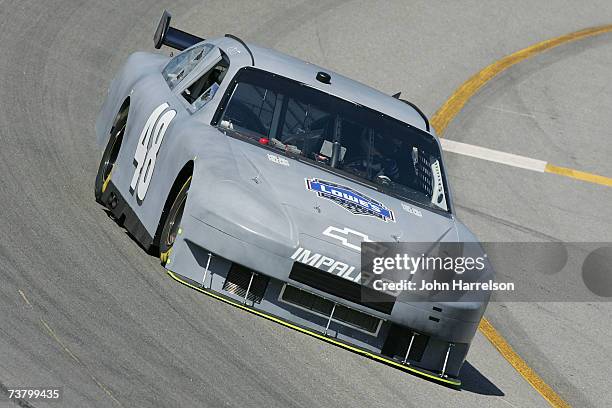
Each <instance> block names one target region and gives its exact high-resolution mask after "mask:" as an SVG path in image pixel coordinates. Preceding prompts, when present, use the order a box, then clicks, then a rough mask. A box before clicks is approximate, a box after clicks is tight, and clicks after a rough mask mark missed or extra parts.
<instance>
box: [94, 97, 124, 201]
mask: <svg viewBox="0 0 612 408" xmlns="http://www.w3.org/2000/svg"><path fill="white" fill-rule="evenodd" d="M126 124H127V107H126V108H125V109H122V110H121V111H120V112H119V113H118V114H117V117H116V118H115V123H114V124H113V127H112V128H111V131H110V137H109V138H108V143H107V144H106V148H105V149H104V153H103V154H102V159H101V160H100V165H99V166H98V173H97V174H96V182H95V186H94V194H95V196H96V201H97V202H98V203H100V204H102V205H104V203H103V202H102V194H103V193H104V191H106V187H107V186H108V183H109V182H110V179H111V175H112V174H113V167H114V166H115V161H116V160H117V156H119V150H120V149H121V142H122V141H123V134H124V132H125V126H126Z"/></svg>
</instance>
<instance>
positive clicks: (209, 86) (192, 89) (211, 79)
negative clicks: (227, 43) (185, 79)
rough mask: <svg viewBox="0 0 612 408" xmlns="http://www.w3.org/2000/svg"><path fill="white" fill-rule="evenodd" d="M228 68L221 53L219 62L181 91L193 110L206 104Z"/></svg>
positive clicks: (227, 63) (226, 61) (225, 58)
mask: <svg viewBox="0 0 612 408" xmlns="http://www.w3.org/2000/svg"><path fill="white" fill-rule="evenodd" d="M228 68H229V61H228V60H227V57H226V56H225V55H223V56H222V58H221V60H220V61H219V62H217V63H216V64H215V65H214V66H213V67H212V68H211V69H209V70H208V71H207V72H205V73H204V74H202V76H201V77H200V78H198V79H196V80H195V81H194V82H193V83H192V84H191V85H189V86H188V87H187V88H186V89H185V90H184V91H183V93H182V95H183V98H185V100H186V101H187V102H188V103H189V104H190V105H191V106H192V108H193V110H194V111H195V110H198V109H200V108H201V107H202V106H204V105H206V104H207V103H208V101H210V100H211V99H212V98H213V96H215V93H216V92H217V89H219V86H220V85H221V82H222V81H223V78H225V74H226V73H227V69H228Z"/></svg>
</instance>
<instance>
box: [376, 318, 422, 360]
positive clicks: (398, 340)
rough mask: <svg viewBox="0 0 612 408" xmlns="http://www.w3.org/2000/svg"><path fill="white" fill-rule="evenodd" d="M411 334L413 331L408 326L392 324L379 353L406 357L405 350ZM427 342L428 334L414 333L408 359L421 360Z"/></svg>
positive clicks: (398, 357)
mask: <svg viewBox="0 0 612 408" xmlns="http://www.w3.org/2000/svg"><path fill="white" fill-rule="evenodd" d="M413 334H415V333H414V332H413V331H412V330H410V329H409V328H408V327H404V326H400V325H397V324H392V325H391V329H390V330H389V334H388V335H387V340H385V344H384V345H383V348H382V350H381V353H382V354H384V355H386V356H389V357H392V358H396V359H400V360H403V359H404V358H405V357H406V352H407V351H408V346H409V345H410V339H411V338H412V336H413ZM428 342H429V337H428V336H425V335H424V334H417V335H415V336H414V341H413V342H412V347H411V348H410V353H409V354H408V359H409V360H412V361H421V359H422V358H423V353H424V352H425V348H426V347H427V343H428Z"/></svg>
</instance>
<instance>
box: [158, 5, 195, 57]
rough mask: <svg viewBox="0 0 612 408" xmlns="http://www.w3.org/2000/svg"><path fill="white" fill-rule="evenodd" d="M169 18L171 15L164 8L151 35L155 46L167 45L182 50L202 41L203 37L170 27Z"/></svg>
mask: <svg viewBox="0 0 612 408" xmlns="http://www.w3.org/2000/svg"><path fill="white" fill-rule="evenodd" d="M171 19H172V15H171V14H170V13H169V12H168V10H164V12H163V14H162V16H161V19H160V20H159V24H158V25H157V30H155V34H154V35H153V43H154V45H155V48H157V49H160V48H161V46H162V45H167V46H168V47H170V48H174V49H176V50H179V51H183V50H184V49H185V48H189V47H191V46H192V45H194V44H197V43H199V42H202V41H204V38H200V37H198V36H196V35H193V34H189V33H186V32H185V31H182V30H179V29H178V28H174V27H170V20H171Z"/></svg>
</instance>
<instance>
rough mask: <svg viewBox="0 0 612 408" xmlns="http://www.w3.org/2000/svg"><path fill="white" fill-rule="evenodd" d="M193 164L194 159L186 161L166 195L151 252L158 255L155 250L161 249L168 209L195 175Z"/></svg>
mask: <svg viewBox="0 0 612 408" xmlns="http://www.w3.org/2000/svg"><path fill="white" fill-rule="evenodd" d="M193 165H194V163H193V160H189V161H188V162H187V163H185V165H184V166H183V168H182V169H181V171H179V173H178V175H177V176H176V179H175V180H174V183H173V184H172V187H171V188H170V192H169V193H168V197H166V203H165V204H164V209H163V211H162V213H161V215H160V217H159V222H158V224H157V231H156V232H155V237H154V238H153V244H152V245H151V252H152V253H154V254H155V255H157V254H156V253H155V252H158V249H159V238H160V236H161V232H162V228H163V227H164V226H163V223H164V220H165V219H166V215H167V214H168V211H170V207H172V203H173V201H174V198H175V197H176V195H177V194H178V193H179V191H180V190H181V187H183V184H185V182H186V181H187V179H189V177H191V176H192V175H193Z"/></svg>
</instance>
